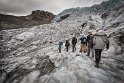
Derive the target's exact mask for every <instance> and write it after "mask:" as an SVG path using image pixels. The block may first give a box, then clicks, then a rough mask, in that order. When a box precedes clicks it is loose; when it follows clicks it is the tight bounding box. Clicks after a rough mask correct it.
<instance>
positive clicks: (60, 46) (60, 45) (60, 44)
mask: <svg viewBox="0 0 124 83" xmlns="http://www.w3.org/2000/svg"><path fill="white" fill-rule="evenodd" d="M62 45H63V42H62V41H59V47H58V49H59V52H60V53H61V48H62Z"/></svg>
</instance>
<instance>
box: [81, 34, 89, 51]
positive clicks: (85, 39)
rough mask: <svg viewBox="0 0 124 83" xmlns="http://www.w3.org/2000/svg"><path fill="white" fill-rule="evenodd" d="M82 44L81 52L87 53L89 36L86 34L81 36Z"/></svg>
mask: <svg viewBox="0 0 124 83" xmlns="http://www.w3.org/2000/svg"><path fill="white" fill-rule="evenodd" d="M80 40H81V44H80V52H82V51H83V52H84V53H86V52H87V37H86V35H83V36H82V37H81V38H80Z"/></svg>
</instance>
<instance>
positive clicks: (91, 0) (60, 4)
mask: <svg viewBox="0 0 124 83" xmlns="http://www.w3.org/2000/svg"><path fill="white" fill-rule="evenodd" d="M102 1H105V0H0V12H1V13H5V14H14V15H26V14H29V13H31V11H33V10H37V9H38V10H45V11H49V12H52V13H54V14H58V13H60V12H62V11H63V10H64V9H68V8H73V7H85V6H91V5H93V4H98V3H101V2H102Z"/></svg>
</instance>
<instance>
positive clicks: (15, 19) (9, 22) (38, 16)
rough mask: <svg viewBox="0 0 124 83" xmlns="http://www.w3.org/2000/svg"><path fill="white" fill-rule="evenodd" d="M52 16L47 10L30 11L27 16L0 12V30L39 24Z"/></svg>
mask: <svg viewBox="0 0 124 83" xmlns="http://www.w3.org/2000/svg"><path fill="white" fill-rule="evenodd" d="M53 18H54V15H53V14H52V13H50V12H47V11H40V10H36V11H32V14H30V15H27V16H12V15H4V14H0V30H5V29H17V28H28V27H32V26H36V25H41V24H48V23H50V22H51V20H52V19H53Z"/></svg>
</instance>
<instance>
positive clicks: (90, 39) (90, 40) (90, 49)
mask: <svg viewBox="0 0 124 83" xmlns="http://www.w3.org/2000/svg"><path fill="white" fill-rule="evenodd" d="M87 49H88V50H87V56H90V52H91V53H92V57H94V50H93V34H92V32H91V31H89V32H88V36H87Z"/></svg>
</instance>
